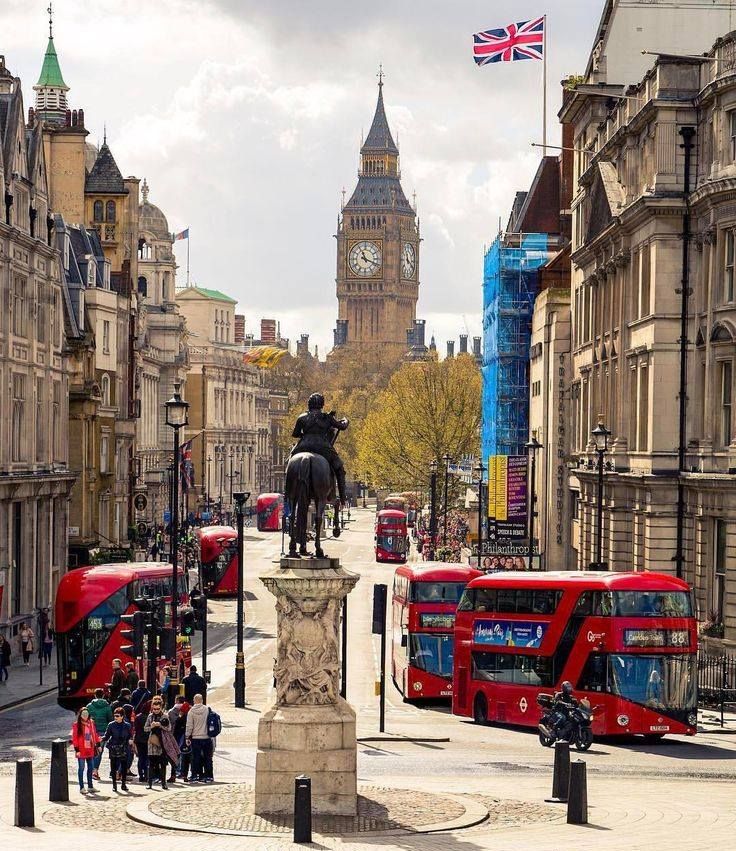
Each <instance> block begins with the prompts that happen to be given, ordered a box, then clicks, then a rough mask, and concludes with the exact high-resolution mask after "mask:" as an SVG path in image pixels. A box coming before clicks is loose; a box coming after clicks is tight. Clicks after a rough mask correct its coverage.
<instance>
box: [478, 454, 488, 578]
mask: <svg viewBox="0 0 736 851" xmlns="http://www.w3.org/2000/svg"><path fill="white" fill-rule="evenodd" d="M485 471H486V468H485V467H484V466H483V461H478V465H477V466H476V468H475V472H476V474H477V476H478V567H479V568H480V563H481V562H480V560H481V556H482V555H483V473H485Z"/></svg>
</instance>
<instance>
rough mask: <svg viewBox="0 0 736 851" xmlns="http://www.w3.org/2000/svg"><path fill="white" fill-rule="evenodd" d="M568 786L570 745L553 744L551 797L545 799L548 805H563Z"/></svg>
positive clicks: (566, 743)
mask: <svg viewBox="0 0 736 851" xmlns="http://www.w3.org/2000/svg"><path fill="white" fill-rule="evenodd" d="M569 785H570V743H569V742H555V767H554V772H553V774H552V797H551V798H545V800H546V801H547V803H550V804H564V803H565V802H566V801H567V789H568V786H569Z"/></svg>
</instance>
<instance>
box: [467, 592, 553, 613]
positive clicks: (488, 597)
mask: <svg viewBox="0 0 736 851" xmlns="http://www.w3.org/2000/svg"><path fill="white" fill-rule="evenodd" d="M561 599H562V591H553V590H548V589H545V590H535V591H532V590H528V589H521V588H508V589H507V588H498V589H497V588H466V589H465V593H464V594H463V596H462V599H461V600H460V603H459V604H458V607H457V610H458V611H459V612H471V611H472V612H499V613H501V612H503V613H504V614H523V615H552V614H554V613H555V612H556V611H557V606H559V604H560V600H561Z"/></svg>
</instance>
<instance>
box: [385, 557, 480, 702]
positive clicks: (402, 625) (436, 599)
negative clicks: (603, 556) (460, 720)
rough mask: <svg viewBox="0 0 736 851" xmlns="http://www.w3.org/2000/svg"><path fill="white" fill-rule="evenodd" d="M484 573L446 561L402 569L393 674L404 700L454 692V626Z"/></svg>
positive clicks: (396, 592) (394, 614) (394, 616)
mask: <svg viewBox="0 0 736 851" xmlns="http://www.w3.org/2000/svg"><path fill="white" fill-rule="evenodd" d="M476 576H482V574H481V572H480V571H478V570H476V569H475V568H473V567H468V566H467V565H461V564H445V563H443V562H418V563H416V564H406V565H402V566H401V567H397V568H396V572H395V574H394V586H393V597H392V605H391V675H392V676H393V680H394V684H395V685H396V688H397V689H398V690H399V691H400V692H401V693H402V694H403V695H404V700H406V701H409V700H417V699H423V698H449V697H451V695H452V651H453V635H452V630H453V626H454V623H455V609H456V608H457V603H458V600H459V599H460V596H461V594H462V593H463V589H464V588H465V586H466V584H467V583H468V582H469V581H470V580H471V579H474V578H475V577H476Z"/></svg>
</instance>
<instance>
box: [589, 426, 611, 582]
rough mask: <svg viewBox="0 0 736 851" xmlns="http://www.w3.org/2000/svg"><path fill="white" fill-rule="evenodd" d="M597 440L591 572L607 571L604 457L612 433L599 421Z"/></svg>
mask: <svg viewBox="0 0 736 851" xmlns="http://www.w3.org/2000/svg"><path fill="white" fill-rule="evenodd" d="M592 435H593V439H594V440H595V449H596V452H597V453H598V516H597V517H596V533H597V534H596V543H595V562H594V563H591V565H590V569H591V570H605V569H606V567H605V566H604V565H603V560H602V559H603V456H604V455H605V454H606V451H607V450H608V438H609V437H610V436H611V432H610V431H609V430H608V429H607V428H606V427H605V425H603V420H602V419H599V420H598V425H597V426H596V427H595V428H594V429H593V431H592Z"/></svg>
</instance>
